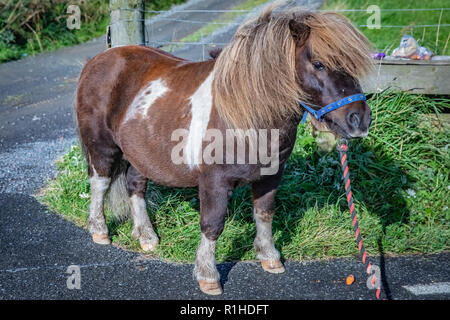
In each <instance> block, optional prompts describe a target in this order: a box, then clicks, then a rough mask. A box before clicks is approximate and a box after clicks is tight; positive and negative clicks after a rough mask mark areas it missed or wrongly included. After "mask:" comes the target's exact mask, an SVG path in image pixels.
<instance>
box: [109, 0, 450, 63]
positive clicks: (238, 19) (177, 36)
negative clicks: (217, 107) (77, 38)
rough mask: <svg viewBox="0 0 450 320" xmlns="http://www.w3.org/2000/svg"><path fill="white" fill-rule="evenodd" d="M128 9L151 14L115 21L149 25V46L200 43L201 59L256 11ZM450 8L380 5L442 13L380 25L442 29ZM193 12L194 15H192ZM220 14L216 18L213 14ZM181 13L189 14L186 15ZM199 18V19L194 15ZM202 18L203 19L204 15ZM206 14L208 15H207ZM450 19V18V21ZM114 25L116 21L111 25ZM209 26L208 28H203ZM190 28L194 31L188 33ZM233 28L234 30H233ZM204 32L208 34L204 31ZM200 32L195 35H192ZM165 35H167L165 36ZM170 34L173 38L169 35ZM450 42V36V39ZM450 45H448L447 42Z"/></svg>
mask: <svg viewBox="0 0 450 320" xmlns="http://www.w3.org/2000/svg"><path fill="white" fill-rule="evenodd" d="M119 10H124V11H135V10H138V11H139V12H141V14H143V16H149V15H151V17H150V18H145V19H137V20H136V19H135V20H118V21H116V22H115V23H121V22H130V21H140V22H142V23H144V24H145V45H150V46H155V47H163V48H164V49H165V50H168V51H173V50H175V49H180V48H182V47H186V46H191V47H192V46H198V47H200V51H199V52H201V54H200V57H198V59H200V58H201V59H204V58H205V51H206V50H205V49H206V48H208V47H215V46H225V45H226V44H227V43H228V41H229V40H230V39H231V36H232V34H233V33H234V32H232V30H235V29H237V27H238V26H239V25H240V24H241V23H242V19H243V18H244V17H246V16H247V15H248V14H250V13H251V12H252V11H254V10H233V9H229V10H227V9H217V10H209V9H183V10H176V9H173V10H142V9H130V8H120V9H119ZM312 11H315V12H338V13H344V14H345V13H366V14H368V15H370V14H371V13H373V11H372V12H370V11H367V9H337V10H312ZM448 11H450V8H380V12H381V13H383V12H399V13H402V12H403V13H407V12H415V13H420V12H436V13H438V15H439V13H440V15H439V19H438V20H437V21H436V23H425V24H415V23H414V22H413V21H411V23H410V24H408V25H406V24H398V25H396V24H380V28H381V29H384V28H389V29H391V28H395V29H406V30H410V31H411V32H412V31H413V30H414V29H417V28H436V29H437V30H439V29H440V28H444V27H450V24H449V23H441V19H442V16H443V14H444V12H448ZM192 14H193V15H192ZM213 14H214V17H217V19H215V20H214V18H212V15H213ZM181 15H185V16H189V17H183V16H181ZM224 15H228V18H227V19H223V16H224ZM193 17H195V18H193ZM200 17H201V18H200ZM203 17H204V18H203ZM447 20H448V19H447ZM446 22H447V21H446ZM111 25H113V24H111ZM357 26H358V27H360V28H371V27H373V25H369V24H359V25H358V24H357ZM205 27H208V30H203V29H204V28H205ZM162 28H164V30H165V31H167V30H166V29H171V30H173V32H172V33H168V32H161V30H162ZM221 29H226V30H227V31H228V38H227V37H226V36H225V37H224V36H219V37H217V38H218V39H215V38H214V37H211V33H213V32H214V33H215V34H217V33H218V32H219V33H220V30H221ZM187 30H188V31H189V32H190V33H188V34H186V32H187ZM230 30H231V31H230ZM203 32H204V33H203ZM193 33H196V34H195V36H192V34H193ZM162 34H165V35H166V37H162ZM168 34H170V37H168V36H167V35H168ZM447 43H448V39H447ZM446 46H447V44H446Z"/></svg>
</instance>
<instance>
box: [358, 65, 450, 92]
mask: <svg viewBox="0 0 450 320" xmlns="http://www.w3.org/2000/svg"><path fill="white" fill-rule="evenodd" d="M361 85H362V87H363V90H364V92H366V93H375V92H380V91H382V90H385V89H388V88H390V89H393V90H395V91H404V92H411V93H423V94H450V56H438V57H433V59H432V60H429V61H425V60H387V59H386V60H380V61H379V62H378V61H377V63H376V66H375V68H374V70H373V72H372V73H371V74H369V76H368V77H366V78H365V79H364V80H363V81H362V83H361Z"/></svg>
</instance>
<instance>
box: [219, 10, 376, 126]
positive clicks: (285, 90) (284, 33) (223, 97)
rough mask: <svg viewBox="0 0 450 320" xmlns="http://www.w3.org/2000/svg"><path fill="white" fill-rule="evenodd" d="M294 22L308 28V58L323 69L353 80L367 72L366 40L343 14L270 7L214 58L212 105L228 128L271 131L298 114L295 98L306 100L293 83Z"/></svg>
mask: <svg viewBox="0 0 450 320" xmlns="http://www.w3.org/2000/svg"><path fill="white" fill-rule="evenodd" d="M278 9H279V10H278ZM292 21H293V22H295V23H298V24H303V25H304V26H306V27H305V28H304V29H305V30H308V29H309V38H308V45H309V49H310V52H311V55H312V58H313V59H317V60H320V61H321V62H322V63H323V64H324V65H325V66H326V67H327V68H329V69H331V70H342V71H344V72H346V73H348V74H349V75H350V76H352V77H354V78H355V79H358V78H360V77H361V76H362V75H364V74H366V73H367V72H368V71H369V70H370V68H371V65H372V63H371V60H370V45H369V41H368V40H367V38H366V37H365V36H364V35H362V33H361V32H360V31H358V30H357V29H356V28H355V27H354V26H353V25H352V24H351V22H350V21H349V20H348V19H347V18H345V17H344V16H342V15H339V14H335V13H314V12H308V11H301V10H300V9H299V8H291V9H283V8H280V7H279V6H277V5H272V6H269V7H268V8H267V9H265V10H264V11H263V12H262V13H261V14H260V15H259V16H258V17H257V18H255V19H253V20H250V21H247V22H246V23H244V24H243V25H242V26H240V27H239V29H238V30H237V32H236V34H235V35H234V37H233V39H232V41H231V43H230V44H229V45H228V46H227V47H225V48H224V49H223V52H221V53H220V55H218V57H217V59H216V63H215V67H214V84H213V85H214V102H215V106H216V108H217V110H218V112H219V115H220V116H221V117H222V119H223V120H224V121H225V122H226V124H227V125H228V126H229V127H231V128H240V129H249V128H270V127H273V125H274V124H275V123H276V122H279V121H283V120H284V119H286V118H287V117H289V116H292V115H293V114H296V113H298V112H299V111H300V110H299V107H298V100H299V99H302V100H305V101H307V100H308V97H307V95H306V93H305V92H304V91H303V90H302V88H301V79H297V73H296V66H295V49H296V43H295V40H294V37H293V36H292V33H291V29H290V23H292Z"/></svg>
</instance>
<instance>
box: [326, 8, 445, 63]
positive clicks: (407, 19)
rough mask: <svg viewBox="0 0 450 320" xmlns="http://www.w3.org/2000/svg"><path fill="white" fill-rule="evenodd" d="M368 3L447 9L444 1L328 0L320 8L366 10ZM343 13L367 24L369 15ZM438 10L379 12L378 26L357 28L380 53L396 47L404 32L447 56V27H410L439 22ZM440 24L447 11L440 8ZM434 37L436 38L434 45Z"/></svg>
mask: <svg viewBox="0 0 450 320" xmlns="http://www.w3.org/2000/svg"><path fill="white" fill-rule="evenodd" d="M370 5H378V6H379V7H380V8H381V9H398V8H402V9H411V8H420V9H423V8H449V7H450V6H449V2H448V0H427V1H421V2H417V1H410V0H345V1H344V0H329V1H327V2H326V4H325V5H324V6H323V7H322V9H330V10H333V9H367V8H368V7H369V6H370ZM343 14H344V15H346V16H347V17H349V18H350V20H352V22H353V23H355V24H356V25H357V26H359V25H367V19H368V18H369V17H370V15H371V14H368V13H367V12H365V11H363V12H352V13H345V12H343ZM440 15H441V11H415V12H411V11H403V12H385V11H382V12H381V29H369V28H367V27H361V28H360V29H361V31H363V33H364V34H365V35H366V36H367V38H368V39H369V40H370V41H371V42H372V43H373V44H374V46H375V47H376V48H377V49H378V50H380V51H383V52H387V53H389V54H390V53H391V51H392V50H393V49H395V48H396V47H398V46H399V44H400V39H401V37H402V36H403V34H404V33H407V34H409V35H412V36H414V38H415V39H416V40H418V42H419V45H421V46H425V47H427V48H429V49H430V50H432V51H433V52H434V53H435V54H439V55H450V44H449V43H448V42H449V36H450V27H442V26H441V27H440V28H439V33H438V28H437V27H414V26H415V25H437V24H439V19H440ZM440 24H450V14H449V11H443V12H442V17H441V19H440ZM389 25H405V26H407V27H405V28H388V27H385V26H389ZM436 38H438V42H437V46H436Z"/></svg>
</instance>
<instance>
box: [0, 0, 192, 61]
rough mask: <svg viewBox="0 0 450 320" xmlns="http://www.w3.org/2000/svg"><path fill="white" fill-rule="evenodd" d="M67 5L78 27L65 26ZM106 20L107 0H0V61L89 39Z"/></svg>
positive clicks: (153, 0) (152, 1)
mask: <svg viewBox="0 0 450 320" xmlns="http://www.w3.org/2000/svg"><path fill="white" fill-rule="evenodd" d="M185 1H186V0H146V1H145V7H146V10H167V9H169V8H170V7H171V6H172V5H175V4H181V3H183V2H185ZM69 5H77V6H78V7H79V9H80V29H73V30H69V29H68V28H67V22H66V21H67V19H68V17H69V15H71V14H69V13H67V9H68V6H69ZM150 15H151V14H148V15H147V16H148V17H149V16H150ZM109 21H110V11H109V1H108V0H88V1H86V0H73V1H61V0H39V1H35V0H34V1H31V0H18V1H13V0H0V63H2V62H6V61H10V60H17V59H20V58H22V57H25V56H29V55H35V54H37V53H41V52H44V51H51V50H55V49H58V48H61V47H66V46H72V45H75V44H79V43H83V42H86V41H89V40H91V39H94V38H96V37H99V36H101V35H104V34H105V33H106V27H107V25H108V24H109Z"/></svg>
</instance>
